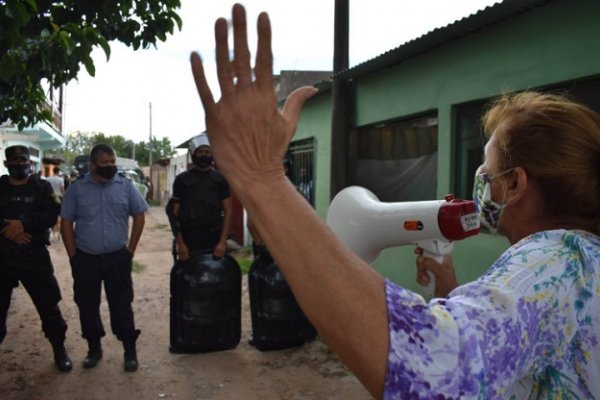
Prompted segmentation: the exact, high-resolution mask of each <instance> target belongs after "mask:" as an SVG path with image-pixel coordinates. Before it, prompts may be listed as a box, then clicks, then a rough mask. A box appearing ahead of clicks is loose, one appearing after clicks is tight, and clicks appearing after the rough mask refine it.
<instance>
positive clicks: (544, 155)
mask: <svg viewBox="0 0 600 400" xmlns="http://www.w3.org/2000/svg"><path fill="white" fill-rule="evenodd" d="M483 126H484V131H485V134H486V135H487V136H488V137H490V136H491V135H492V134H493V135H494V137H495V138H496V140H497V141H498V144H499V149H500V154H499V164H500V165H499V166H498V167H499V170H501V171H503V170H506V169H508V168H510V167H522V168H523V169H525V171H526V172H527V175H528V177H529V178H530V179H533V180H534V181H535V182H536V184H537V185H538V187H539V189H540V191H541V194H542V196H543V200H544V210H543V212H544V215H547V216H555V217H569V216H572V217H578V218H584V219H586V220H588V221H589V222H590V223H591V224H593V230H594V231H596V232H598V230H599V227H600V225H599V223H600V218H599V216H600V115H598V114H597V113H596V112H594V111H592V110H590V109H589V108H587V107H586V106H583V105H581V104H578V103H576V102H574V101H571V100H569V99H568V98H566V97H565V96H561V95H555V94H544V93H537V92H523V93H517V94H509V95H504V96H502V97H500V98H498V99H497V100H496V101H494V102H493V103H492V104H491V106H490V108H489V109H488V111H487V112H486V113H485V115H484V117H483Z"/></svg>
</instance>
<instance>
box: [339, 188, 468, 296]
mask: <svg viewBox="0 0 600 400" xmlns="http://www.w3.org/2000/svg"><path fill="white" fill-rule="evenodd" d="M327 224H328V225H329V227H330V228H331V229H332V230H333V232H334V233H335V234H336V236H337V237H338V238H339V239H340V240H341V241H342V242H343V243H344V244H346V246H347V247H348V248H350V249H351V250H352V251H354V252H355V253H356V254H357V255H358V256H360V257H361V258H362V259H363V260H365V261H366V262H368V263H371V262H373V261H375V259H376V258H377V257H378V256H379V253H380V252H381V251H382V250H384V249H386V248H389V247H396V246H403V245H407V244H414V245H417V246H419V247H421V248H422V249H423V255H424V256H426V257H431V258H434V259H435V260H436V261H438V262H441V261H442V260H443V256H444V254H449V253H450V252H452V248H453V241H455V240H462V239H465V238H467V237H469V236H473V235H476V234H477V233H479V230H480V225H479V217H478V216H477V211H476V208H475V204H474V203H473V201H470V200H461V199H457V198H455V197H454V196H453V195H448V196H446V198H445V199H444V200H431V201H413V202H398V203H384V202H380V201H379V199H378V198H377V196H375V194H373V193H372V192H370V191H369V190H367V189H365V188H363V187H359V186H350V187H347V188H345V189H344V190H342V191H341V192H339V193H338V194H337V195H336V196H335V197H334V199H333V200H332V201H331V204H330V205H329V211H328V213H327ZM429 276H430V283H429V285H428V286H427V288H426V292H427V294H428V295H433V293H434V287H435V282H434V277H433V274H431V273H429Z"/></svg>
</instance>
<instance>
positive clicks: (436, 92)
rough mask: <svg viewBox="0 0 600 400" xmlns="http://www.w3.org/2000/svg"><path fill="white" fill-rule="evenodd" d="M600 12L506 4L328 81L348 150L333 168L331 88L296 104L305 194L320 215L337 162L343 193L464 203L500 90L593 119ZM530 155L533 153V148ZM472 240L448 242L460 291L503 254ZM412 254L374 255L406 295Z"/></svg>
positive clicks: (541, 1) (520, 0) (578, 6)
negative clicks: (336, 86) (483, 123)
mask: <svg viewBox="0 0 600 400" xmlns="http://www.w3.org/2000/svg"><path fill="white" fill-rule="evenodd" d="M598 15H600V2H598V1H595V0H505V1H503V2H501V3H498V4H495V5H493V6H491V7H487V8H486V9H484V10H481V11H479V12H478V13H475V14H472V15H471V16H469V17H466V18H464V19H461V20H459V21H456V22H454V23H452V24H450V25H448V26H446V27H443V28H440V29H436V30H434V31H432V32H430V33H428V34H426V35H424V36H422V37H420V38H418V39H415V40H413V41H410V42H408V43H405V44H402V45H401V46H399V47H397V48H395V49H392V50H390V51H388V52H386V53H384V54H382V55H381V56H379V57H376V58H374V59H372V60H369V61H367V62H365V63H362V64H359V65H357V66H354V67H352V68H350V69H348V70H345V71H342V72H339V73H337V74H336V75H334V77H333V79H344V80H345V81H346V82H347V84H348V85H349V88H350V93H351V98H350V99H349V101H348V103H349V104H350V109H349V110H347V111H348V118H349V120H350V126H351V128H350V129H349V131H348V152H347V154H346V156H345V159H342V160H332V159H331V153H332V152H331V146H332V144H331V133H330V132H331V120H332V115H331V90H330V87H331V86H328V85H326V84H324V85H321V87H320V91H319V93H318V94H317V95H316V96H315V97H313V98H312V99H310V100H309V101H308V102H307V104H306V105H305V107H304V109H303V112H302V115H301V118H300V123H299V125H298V129H297V132H296V134H295V136H294V138H293V141H292V145H294V143H299V142H306V141H311V142H312V144H313V148H314V181H313V190H314V193H313V196H314V204H315V208H316V210H317V212H318V213H319V215H320V216H321V217H323V218H325V217H326V215H327V210H328V207H329V203H330V199H331V197H332V194H333V193H331V190H330V179H331V172H330V171H331V164H332V163H346V165H347V177H346V182H347V185H361V186H365V187H367V188H368V189H370V190H371V191H373V192H374V193H375V194H376V195H377V196H378V197H379V198H380V199H381V200H383V201H386V202H400V201H419V200H432V199H434V198H437V199H441V198H444V195H446V194H448V193H454V194H455V195H456V196H458V197H461V198H466V199H471V196H472V195H471V192H472V185H473V176H474V173H475V169H476V168H477V166H478V165H479V164H480V163H481V160H482V155H483V146H484V145H485V139H484V138H483V136H482V133H481V127H480V118H481V116H482V113H483V110H484V107H485V105H486V104H487V103H488V102H489V101H490V100H491V99H493V98H495V97H496V96H498V95H500V94H502V93H505V92H510V91H522V90H529V89H534V90H541V91H551V92H560V93H566V94H568V95H569V96H571V97H573V98H575V99H576V100H579V101H581V102H583V103H585V104H587V105H588V106H589V107H591V108H592V109H595V110H596V111H600V41H598V38H599V37H600V24H598ZM532 151H535V149H532ZM508 246H509V243H508V241H507V240H506V239H504V238H500V237H496V236H493V235H491V234H489V233H485V232H484V233H481V234H480V235H478V236H476V237H472V238H469V239H467V240H465V241H461V242H456V243H455V245H454V251H453V253H452V255H453V257H454V261H455V266H456V270H457V276H458V278H459V281H460V282H467V281H469V280H472V279H474V278H476V277H477V276H479V275H481V274H482V273H483V272H484V271H485V270H486V269H487V268H488V267H489V266H490V265H491V264H492V263H493V262H494V260H495V259H496V258H497V257H498V255H500V254H501V253H502V252H503V251H504V250H505V249H506V248H507V247H508ZM413 250H414V246H405V247H398V248H394V249H388V250H386V251H384V252H383V253H382V254H381V255H380V256H379V258H378V259H377V260H376V262H375V263H374V264H373V265H374V267H375V268H376V269H377V270H379V271H380V272H382V273H383V274H384V275H385V276H386V277H388V278H390V279H392V280H394V281H396V282H398V283H400V284H402V285H403V286H405V287H408V288H411V289H418V286H417V284H416V283H415V256H414V254H413Z"/></svg>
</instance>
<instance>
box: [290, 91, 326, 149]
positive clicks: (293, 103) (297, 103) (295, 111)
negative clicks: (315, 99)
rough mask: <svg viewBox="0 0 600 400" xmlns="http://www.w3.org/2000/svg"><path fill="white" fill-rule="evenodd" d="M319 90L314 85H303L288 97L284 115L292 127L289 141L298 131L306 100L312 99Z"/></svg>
mask: <svg viewBox="0 0 600 400" xmlns="http://www.w3.org/2000/svg"><path fill="white" fill-rule="evenodd" d="M317 92H318V90H317V89H316V88H314V87H312V86H303V87H300V88H298V89H296V90H294V91H293V92H292V93H291V94H290V95H289V96H288V98H287V99H286V101H285V104H284V105H283V115H284V116H285V119H286V120H287V121H288V123H289V124H290V126H291V128H292V129H291V130H290V132H289V134H290V137H289V138H287V139H288V141H289V140H291V136H292V135H293V134H294V132H295V131H296V126H297V125H298V118H300V112H301V111H302V106H303V105H304V103H305V102H306V100H308V99H310V98H311V97H312V96H314V94H315V93H317Z"/></svg>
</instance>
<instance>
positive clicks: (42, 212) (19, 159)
mask: <svg viewBox="0 0 600 400" xmlns="http://www.w3.org/2000/svg"><path fill="white" fill-rule="evenodd" d="M5 156H6V161H4V165H5V166H6V168H7V169H8V171H9V175H4V176H2V177H0V223H2V227H1V229H0V260H2V262H1V263H0V343H2V341H3V340H4V338H5V337H6V318H7V314H8V309H9V307H10V300H11V295H12V291H13V288H15V287H17V286H18V284H19V282H21V284H22V285H23V287H24V288H25V290H27V293H29V296H30V297H31V300H32V301H33V304H34V305H35V308H36V309H37V311H38V314H39V316H40V319H41V320H42V330H43V331H44V334H45V335H46V337H47V338H48V340H49V341H50V343H51V344H52V348H53V350H54V362H55V364H56V366H57V367H58V369H59V370H61V371H70V370H71V368H72V363H71V360H70V358H69V356H68V355H67V352H66V350H65V346H64V341H65V333H66V331H67V324H66V323H65V320H64V319H63V317H62V314H61V312H60V308H59V306H58V302H59V301H60V300H61V294H60V289H59V286H58V282H57V281H56V278H55V277H54V268H53V266H52V262H51V260H50V254H49V253H48V249H47V248H46V246H48V245H49V244H50V242H49V234H50V232H49V231H50V228H51V227H52V226H53V225H54V224H55V223H56V220H57V217H58V214H59V212H60V200H59V199H58V197H57V196H56V195H55V194H54V191H53V189H52V187H51V186H50V184H49V183H48V182H46V181H44V180H41V179H40V178H39V176H38V175H36V174H31V163H30V160H29V149H28V148H27V147H25V146H11V147H8V148H6V150H5Z"/></svg>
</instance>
